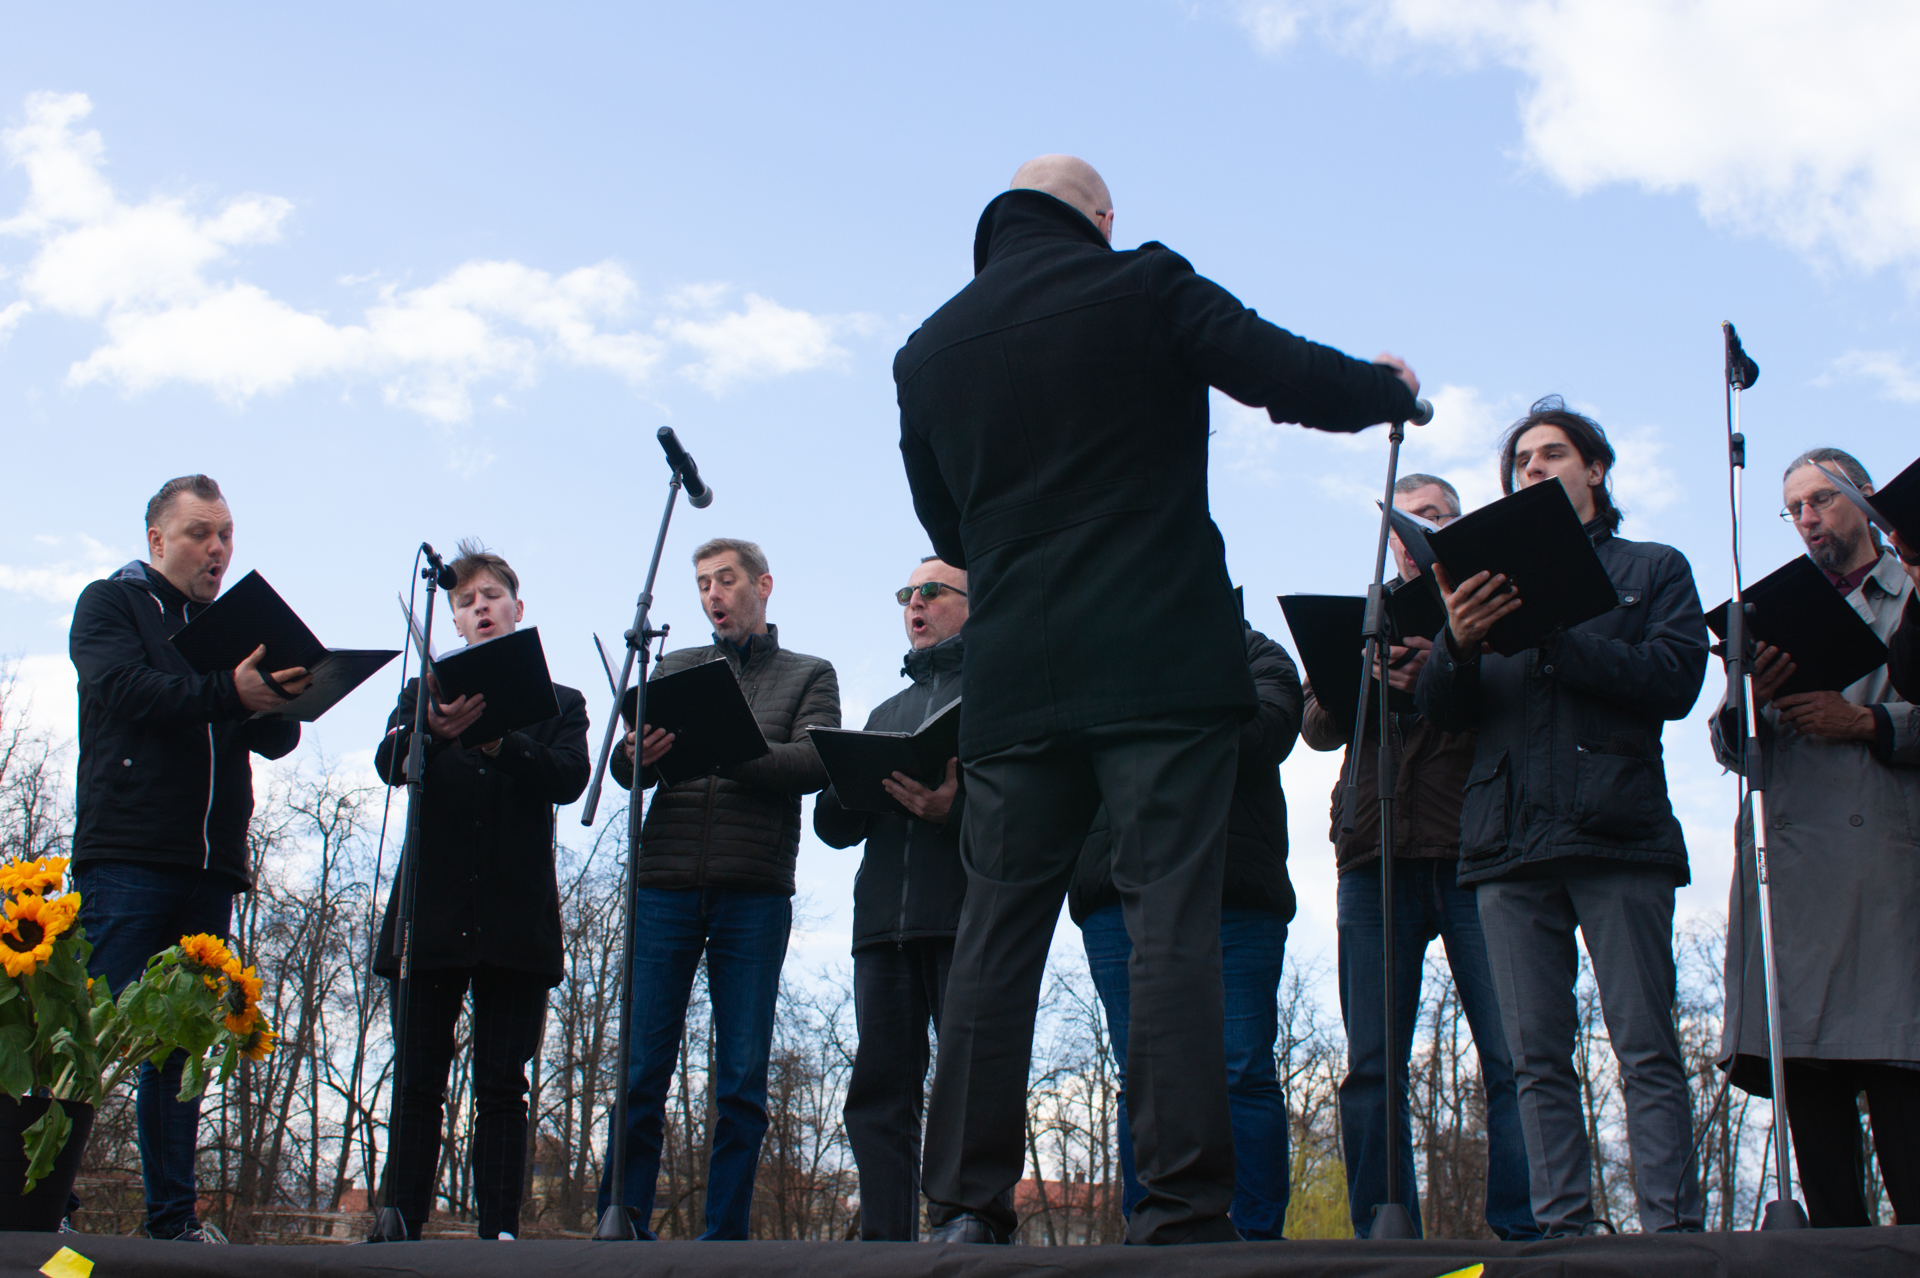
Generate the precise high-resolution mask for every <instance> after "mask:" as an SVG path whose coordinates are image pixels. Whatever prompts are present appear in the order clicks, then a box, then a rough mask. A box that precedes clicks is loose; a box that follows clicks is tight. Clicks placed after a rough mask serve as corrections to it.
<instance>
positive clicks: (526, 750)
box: [373, 679, 592, 985]
mask: <svg viewBox="0 0 1920 1278" xmlns="http://www.w3.org/2000/svg"><path fill="white" fill-rule="evenodd" d="M419 686H420V681H419V680H418V679H409V680H408V681H407V686H406V688H405V689H404V690H403V691H402V692H401V693H400V703H399V704H398V705H396V706H395V707H394V710H393V714H392V715H391V716H389V717H388V719H387V735H386V738H385V739H384V740H382V741H381V742H380V748H379V749H378V750H376V751H375V752H374V756H373V765H374V768H375V769H376V770H377V771H378V772H379V773H380V779H381V780H382V781H385V782H386V783H387V784H388V785H405V784H406V783H407V776H406V772H407V750H408V747H409V745H410V743H411V741H412V739H413V714H414V699H415V697H416V696H417V695H418V689H419ZM553 691H554V695H555V697H556V698H558V700H559V702H560V713H559V714H557V715H555V716H554V717H553V718H551V719H545V720H542V721H541V722H539V723H536V724H533V725H532V726H531V727H527V728H522V729H520V730H519V731H516V732H509V733H507V734H506V736H504V737H502V738H501V739H500V752H499V753H498V754H496V755H493V756H491V757H489V756H488V755H487V754H486V753H484V752H483V751H481V750H480V749H479V748H478V747H477V746H476V747H467V746H462V745H461V744H460V743H459V742H457V741H443V740H441V739H440V738H439V737H435V736H432V735H431V734H429V736H428V738H427V746H426V762H427V771H426V777H425V789H424V797H425V802H426V807H425V810H424V811H423V812H422V813H421V820H420V848H421V855H420V867H419V871H418V874H419V879H418V883H417V886H416V888H415V896H414V916H413V966H414V970H415V971H420V972H433V971H447V970H456V969H457V970H472V969H475V968H481V967H490V968H501V969H505V970H507V971H513V972H524V973H527V974H529V975H532V976H538V977H540V978H542V979H544V980H545V981H546V982H547V984H548V985H557V984H559V983H560V979H561V977H562V976H564V975H565V967H564V965H563V961H562V960H563V957H564V956H563V952H562V947H561V933H560V892H559V888H558V886H557V885H556V884H555V881H554V871H553V821H554V816H553V809H554V805H555V804H564V803H572V802H573V801H574V800H575V799H577V798H579V797H580V792H581V791H582V790H584V789H586V788H587V774H588V773H589V772H590V771H591V770H592V765H591V763H589V761H588V758H587V701H586V698H585V697H583V696H581V695H580V694H579V693H578V692H576V691H574V690H573V689H572V688H568V687H563V686H562V685H560V684H557V683H556V684H554V685H553ZM396 879H397V876H396ZM399 891H400V886H399V883H398V882H397V881H396V882H395V884H394V887H393V890H392V892H390V893H389V894H388V897H387V912H386V915H385V916H384V917H383V918H382V919H381V921H380V947H379V949H378V950H377V951H375V953H374V963H373V970H374V971H375V972H377V973H379V974H380V975H382V976H386V977H393V976H398V975H399V965H398V964H397V963H396V961H395V960H394V957H393V933H394V928H395V927H396V926H397V924H398V916H399Z"/></svg>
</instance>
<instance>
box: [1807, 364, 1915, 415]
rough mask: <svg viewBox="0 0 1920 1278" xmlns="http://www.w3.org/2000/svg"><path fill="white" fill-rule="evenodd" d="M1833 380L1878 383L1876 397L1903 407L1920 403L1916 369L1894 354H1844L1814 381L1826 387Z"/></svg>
mask: <svg viewBox="0 0 1920 1278" xmlns="http://www.w3.org/2000/svg"><path fill="white" fill-rule="evenodd" d="M1835 377H1840V378H1845V379H1848V380H1858V381H1869V382H1879V383H1880V394H1881V395H1882V396H1883V397H1884V398H1886V399H1892V400H1898V401H1899V402H1900V403H1903V404H1915V403H1920V369H1916V368H1914V367H1913V365H1911V364H1909V363H1908V362H1907V360H1906V358H1905V357H1904V356H1902V355H1900V354H1898V353H1896V352H1894V351H1848V352H1847V353H1846V354H1845V355H1842V356H1841V357H1840V358H1839V359H1836V360H1834V361H1833V364H1832V366H1831V368H1830V370H1829V371H1828V372H1826V373H1823V374H1821V375H1820V376H1819V377H1817V378H1815V379H1814V382H1815V384H1816V385H1821V386H1824V385H1827V384H1829V383H1830V382H1832V380H1833V379H1834V378H1835Z"/></svg>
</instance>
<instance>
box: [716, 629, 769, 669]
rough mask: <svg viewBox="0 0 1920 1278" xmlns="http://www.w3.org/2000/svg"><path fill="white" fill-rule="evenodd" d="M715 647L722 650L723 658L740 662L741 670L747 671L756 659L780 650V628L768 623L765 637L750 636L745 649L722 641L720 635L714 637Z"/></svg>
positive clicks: (724, 640) (727, 641)
mask: <svg viewBox="0 0 1920 1278" xmlns="http://www.w3.org/2000/svg"><path fill="white" fill-rule="evenodd" d="M713 646H714V647H716V648H718V649H719V650H720V652H721V655H722V656H725V657H726V658H728V659H729V660H731V661H737V662H739V663H740V666H741V668H742V669H745V668H746V667H747V666H748V665H750V664H752V662H753V660H754V658H756V657H760V656H764V655H766V654H767V653H770V652H774V651H777V650H778V649H779V647H780V627H778V626H776V625H774V624H773V623H772V622H771V621H769V622H768V623H767V633H765V634H764V635H748V636H747V646H746V647H744V648H738V647H735V646H734V645H733V643H732V642H730V641H729V640H726V639H722V638H721V637H720V636H719V635H715V636H714V637H713Z"/></svg>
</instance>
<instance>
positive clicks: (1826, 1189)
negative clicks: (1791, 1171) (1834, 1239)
mask: <svg viewBox="0 0 1920 1278" xmlns="http://www.w3.org/2000/svg"><path fill="white" fill-rule="evenodd" d="M1786 1064H1787V1128H1788V1130H1789V1131H1791V1132H1792V1133H1793V1156H1794V1158H1795V1159H1796V1160H1798V1162H1799V1167H1798V1168H1796V1169H1795V1170H1797V1171H1798V1172H1799V1173H1800V1190H1801V1192H1802V1193H1804V1194H1805V1195H1806V1196H1807V1219H1808V1220H1809V1221H1810V1222H1812V1224H1813V1227H1814V1228H1815V1229H1832V1228H1835V1227H1844V1226H1850V1225H1877V1224H1879V1223H1880V1222H1879V1221H1877V1220H1874V1219H1872V1218H1871V1217H1869V1216H1868V1215H1867V1200H1866V1196H1865V1194H1864V1193H1862V1186H1863V1183H1864V1182H1865V1180H1866V1170H1867V1166H1866V1143H1865V1142H1864V1141H1862V1140H1861V1139H1860V1105H1859V1099H1858V1098H1859V1095H1860V1093H1861V1092H1865V1093H1866V1094H1867V1109H1868V1113H1869V1115H1870V1117H1871V1120H1872V1123H1873V1152H1874V1155H1875V1157H1876V1158H1877V1159H1878V1160H1879V1163H1880V1183H1881V1184H1883V1185H1885V1186H1886V1188H1887V1201H1888V1202H1890V1203H1892V1204H1893V1216H1894V1220H1895V1221H1897V1222H1898V1223H1900V1224H1902V1225H1920V1071H1916V1070H1911V1069H1903V1068H1901V1067H1900V1066H1898V1065H1886V1064H1882V1063H1881V1062H1879V1061H1813V1060H1789V1061H1787V1063H1786Z"/></svg>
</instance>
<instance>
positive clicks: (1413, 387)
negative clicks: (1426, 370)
mask: <svg viewBox="0 0 1920 1278" xmlns="http://www.w3.org/2000/svg"><path fill="white" fill-rule="evenodd" d="M1373 362H1374V363H1376V364H1380V365H1383V366H1385V367H1387V368H1391V369H1392V370H1393V374H1394V376H1395V377H1398V378H1399V379H1400V380H1401V381H1403V382H1405V383H1406V384H1407V389H1408V390H1409V391H1412V392H1413V393H1414V394H1415V395H1418V394H1419V393H1420V378H1419V377H1418V376H1416V375H1415V374H1414V371H1413V370H1412V369H1411V368H1408V367H1407V361H1405V360H1404V359H1401V358H1400V357H1399V356H1398V355H1389V354H1388V353H1387V352H1385V351H1381V352H1380V353H1379V354H1378V355H1376V356H1374V357H1373Z"/></svg>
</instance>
